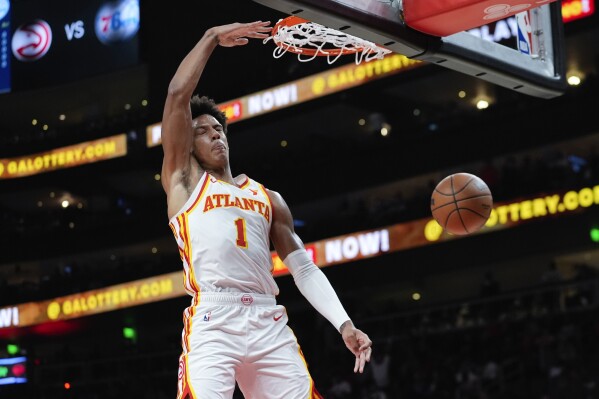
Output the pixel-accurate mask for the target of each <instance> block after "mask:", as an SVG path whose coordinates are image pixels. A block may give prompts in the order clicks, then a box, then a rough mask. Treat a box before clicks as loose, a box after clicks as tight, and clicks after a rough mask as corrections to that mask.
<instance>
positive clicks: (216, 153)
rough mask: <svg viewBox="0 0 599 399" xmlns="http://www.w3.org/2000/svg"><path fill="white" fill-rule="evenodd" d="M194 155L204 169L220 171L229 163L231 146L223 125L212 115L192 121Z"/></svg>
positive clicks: (201, 116) (202, 116)
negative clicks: (219, 169)
mask: <svg viewBox="0 0 599 399" xmlns="http://www.w3.org/2000/svg"><path fill="white" fill-rule="evenodd" d="M191 126H192V127H193V153H194V155H195V156H196V158H197V160H198V162H199V163H200V166H202V168H204V169H218V168H223V167H225V166H227V164H228V162H229V144H228V143H227V136H226V135H225V132H224V129H223V127H222V125H221V124H220V123H219V122H218V121H217V120H216V119H215V118H214V117H213V116H212V115H200V116H198V117H197V118H195V119H194V120H192V125H191Z"/></svg>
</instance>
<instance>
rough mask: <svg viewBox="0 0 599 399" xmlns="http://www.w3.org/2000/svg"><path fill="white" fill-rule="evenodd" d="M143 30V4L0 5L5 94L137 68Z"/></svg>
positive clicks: (69, 0)
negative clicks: (139, 40)
mask: <svg viewBox="0 0 599 399" xmlns="http://www.w3.org/2000/svg"><path fill="white" fill-rule="evenodd" d="M139 26H140V13H139V0H116V1H106V0H86V1H80V0H53V1H44V0H20V1H12V2H11V1H10V0H0V92H11V91H12V92H17V91H23V90H32V89H37V88H41V87H46V86H56V85H61V84H65V83H69V82H72V81H76V80H78V79H82V78H87V77H92V76H96V75H101V74H104V73H108V72H112V71H115V70H118V69H122V68H125V67H128V66H132V65H135V64H137V63H138V62H139V55H138V53H139V51H138V31H139Z"/></svg>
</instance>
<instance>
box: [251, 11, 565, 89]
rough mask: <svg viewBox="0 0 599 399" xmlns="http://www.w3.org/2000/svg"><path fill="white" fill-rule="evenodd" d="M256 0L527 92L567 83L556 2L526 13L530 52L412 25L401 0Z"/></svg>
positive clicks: (393, 49) (560, 24)
mask: <svg viewBox="0 0 599 399" xmlns="http://www.w3.org/2000/svg"><path fill="white" fill-rule="evenodd" d="M254 1H256V2H257V3H260V4H263V5H265V6H268V7H270V8H273V9H276V10H278V11H281V12H283V13H286V14H288V15H296V16H298V17H301V18H304V19H306V20H309V21H312V22H316V23H318V24H321V25H324V26H326V27H329V28H332V29H336V30H340V31H343V32H344V33H347V34H350V35H353V36H357V37H360V38H363V39H365V40H369V41H371V42H374V43H377V44H379V45H381V46H384V47H386V48H388V49H390V50H392V51H394V52H396V53H400V54H403V55H405V56H407V57H409V58H412V59H417V60H421V61H426V62H429V63H433V64H437V65H440V66H443V67H446V68H449V69H452V70H455V71H459V72H462V73H465V74H467V75H471V76H475V77H477V78H479V79H483V80H486V81H489V82H491V83H494V84H497V85H500V86H503V87H507V88H509V89H512V90H515V91H517V92H520V93H524V94H528V95H531V96H535V97H541V98H552V97H556V96H559V95H561V94H562V93H563V92H564V91H565V89H566V86H567V85H566V76H565V75H566V72H565V51H564V34H563V22H562V19H561V9H560V2H553V3H551V4H545V5H543V6H540V7H537V8H534V9H533V10H531V11H529V17H532V18H534V23H533V24H532V26H533V28H532V29H533V32H534V33H535V34H536V35H537V36H536V37H535V40H538V42H537V43H536V45H537V46H538V47H539V49H540V51H539V52H538V53H537V54H533V56H531V54H527V51H526V50H527V49H526V48H524V49H520V51H519V50H518V49H514V48H510V47H507V46H504V45H502V44H500V43H495V42H490V41H487V40H484V39H483V38H481V37H477V36H476V35H473V34H471V33H469V32H467V31H463V32H458V33H455V34H452V35H450V36H445V37H439V36H433V35H429V34H426V33H422V32H420V31H417V30H415V29H412V28H410V27H409V26H407V24H406V23H405V21H404V13H405V11H406V10H404V9H403V8H402V7H403V3H404V1H403V0H254ZM475 27H476V26H472V28H475Z"/></svg>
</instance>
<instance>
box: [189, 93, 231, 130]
mask: <svg viewBox="0 0 599 399" xmlns="http://www.w3.org/2000/svg"><path fill="white" fill-rule="evenodd" d="M189 105H190V106H191V119H195V118H197V117H198V116H200V115H211V116H213V117H214V119H216V120H217V121H218V123H220V124H221V125H222V126H223V131H224V132H225V134H227V117H226V116H225V113H224V112H222V111H221V110H220V109H218V107H217V106H216V103H215V102H214V100H213V99H211V98H208V97H206V96H202V97H200V96H198V95H197V94H196V95H195V96H193V97H192V98H191V101H190V102H189Z"/></svg>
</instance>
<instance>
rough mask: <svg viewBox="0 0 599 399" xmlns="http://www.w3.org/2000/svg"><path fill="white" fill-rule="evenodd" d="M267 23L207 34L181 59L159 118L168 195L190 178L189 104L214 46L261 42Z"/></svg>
mask: <svg viewBox="0 0 599 399" xmlns="http://www.w3.org/2000/svg"><path fill="white" fill-rule="evenodd" d="M268 25H269V22H261V21H258V22H252V23H248V24H240V23H234V24H229V25H223V26H217V27H214V28H210V29H208V30H207V31H206V33H205V34H204V36H203V37H202V38H201V39H200V41H199V42H198V43H197V44H196V46H195V47H194V48H193V49H192V50H191V52H189V54H187V56H186V57H185V58H184V59H183V61H182V62H181V64H180V65H179V68H178V69H177V72H176V73H175V75H174V76H173V78H172V80H171V82H170V84H169V87H168V94H167V98H166V102H165V105H164V112H163V115H162V147H163V150H164V160H163V164H162V185H163V187H164V190H165V191H166V193H167V195H168V194H169V192H170V191H171V189H172V188H173V187H175V186H176V185H177V184H179V183H180V180H182V179H185V177H186V176H189V170H190V167H191V162H192V161H191V154H190V149H191V144H192V140H193V127H192V118H191V110H190V106H189V101H190V99H191V97H192V95H193V92H194V90H195V88H196V86H197V84H198V82H199V80H200V76H201V75H202V71H203V70H204V67H205V66H206V62H207V61H208V58H210V55H211V54H212V51H214V49H215V48H216V46H218V45H220V46H223V47H233V46H241V45H244V44H247V43H248V38H256V39H264V38H266V37H268V35H267V34H266V32H269V31H270V29H271V28H270V27H269V26H268Z"/></svg>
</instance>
